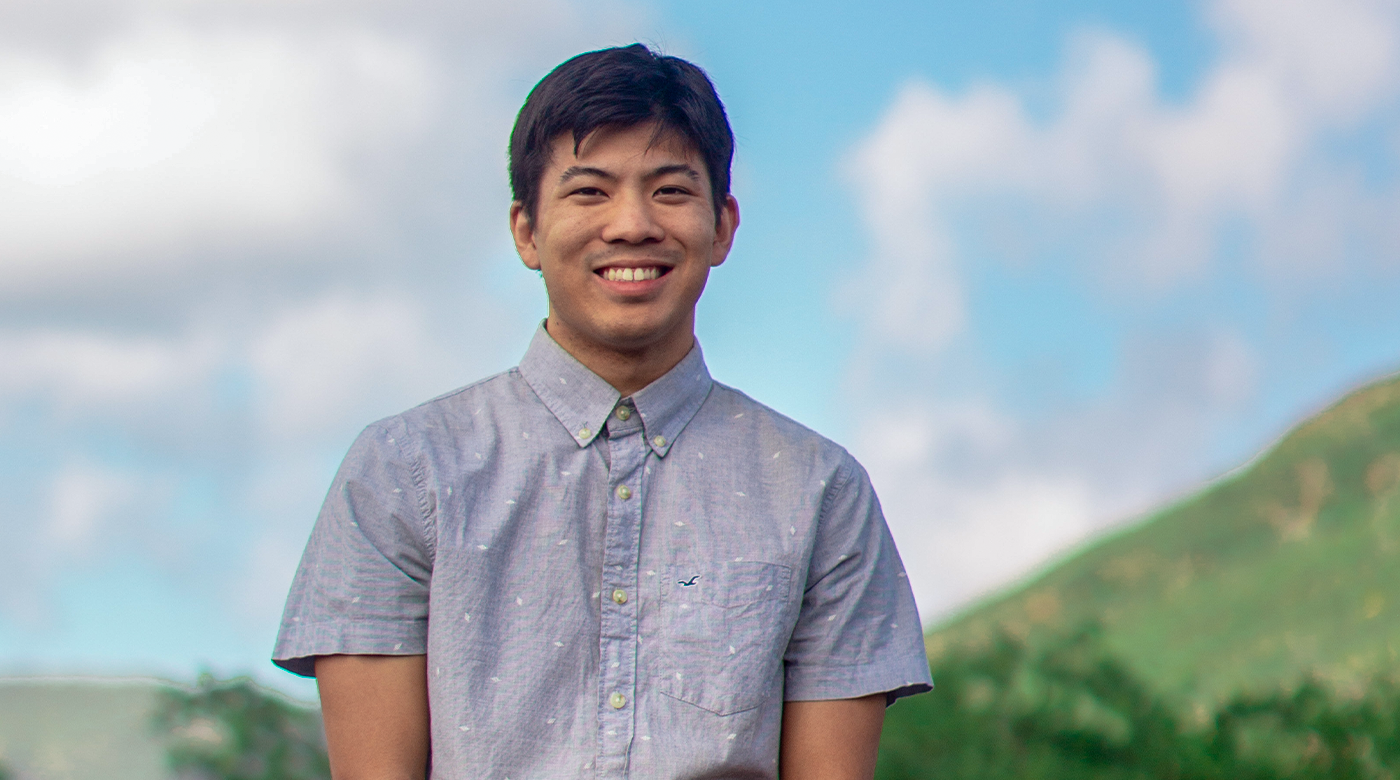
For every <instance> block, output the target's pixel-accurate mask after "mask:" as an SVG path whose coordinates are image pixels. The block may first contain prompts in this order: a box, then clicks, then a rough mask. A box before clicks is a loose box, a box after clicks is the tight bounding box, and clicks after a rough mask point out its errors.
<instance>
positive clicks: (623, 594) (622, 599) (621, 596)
mask: <svg viewBox="0 0 1400 780" xmlns="http://www.w3.org/2000/svg"><path fill="white" fill-rule="evenodd" d="M612 599H613V601H616V602H617V603H619V604H626V603H627V591H625V590H623V589H622V588H618V589H617V590H615V591H613V597H612Z"/></svg>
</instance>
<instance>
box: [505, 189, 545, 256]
mask: <svg viewBox="0 0 1400 780" xmlns="http://www.w3.org/2000/svg"><path fill="white" fill-rule="evenodd" d="M510 235H511V238H513V239H515V251H516V252H518V253H519V254H520V262H522V263H524V264H525V267H526V268H529V269H530V270H531V271H538V270H540V257H539V253H538V252H537V251H536V250H535V226H534V225H532V224H531V223H530V217H529V215H527V214H526V213H525V204H524V203H521V202H520V201H518V200H517V201H515V202H513V203H511V204H510Z"/></svg>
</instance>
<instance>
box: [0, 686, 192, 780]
mask: <svg viewBox="0 0 1400 780" xmlns="http://www.w3.org/2000/svg"><path fill="white" fill-rule="evenodd" d="M158 688H159V683H156V682H154V681H150V682H147V681H98V680H73V681H67V680H63V681H57V680H45V679H34V680H26V679H22V678H21V679H10V680H4V679H0V761H3V762H4V763H5V764H6V765H8V766H9V767H11V768H12V769H16V770H20V775H19V776H20V777H23V778H34V780H92V778H101V779H102V780H162V779H163V778H165V777H167V776H168V775H169V773H168V772H167V771H166V769H165V752H164V748H163V747H162V746H161V744H160V742H159V741H158V740H157V739H156V738H155V737H154V735H153V734H152V733H151V731H150V729H149V728H148V726H147V723H148V722H149V717H150V713H151V708H152V706H153V705H154V704H155V692H156V690H157V689H158Z"/></svg>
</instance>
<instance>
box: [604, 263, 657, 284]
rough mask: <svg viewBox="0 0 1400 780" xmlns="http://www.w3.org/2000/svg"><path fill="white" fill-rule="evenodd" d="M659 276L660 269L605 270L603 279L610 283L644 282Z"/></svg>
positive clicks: (653, 267)
mask: <svg viewBox="0 0 1400 780" xmlns="http://www.w3.org/2000/svg"><path fill="white" fill-rule="evenodd" d="M659 276H661V269H660V268H657V267H655V266H652V267H650V268H605V269H603V278H604V279H607V280H608V281H610V282H645V281H650V280H652V279H655V278H657V277H659Z"/></svg>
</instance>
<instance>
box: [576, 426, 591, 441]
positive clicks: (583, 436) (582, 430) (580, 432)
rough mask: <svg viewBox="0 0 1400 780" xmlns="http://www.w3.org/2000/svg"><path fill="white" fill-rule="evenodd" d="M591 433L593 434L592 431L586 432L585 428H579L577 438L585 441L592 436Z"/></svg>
mask: <svg viewBox="0 0 1400 780" xmlns="http://www.w3.org/2000/svg"><path fill="white" fill-rule="evenodd" d="M592 433H593V431H590V430H588V429H587V428H579V429H578V437H579V438H580V439H587V438H588V437H589V436H590V435H592Z"/></svg>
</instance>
